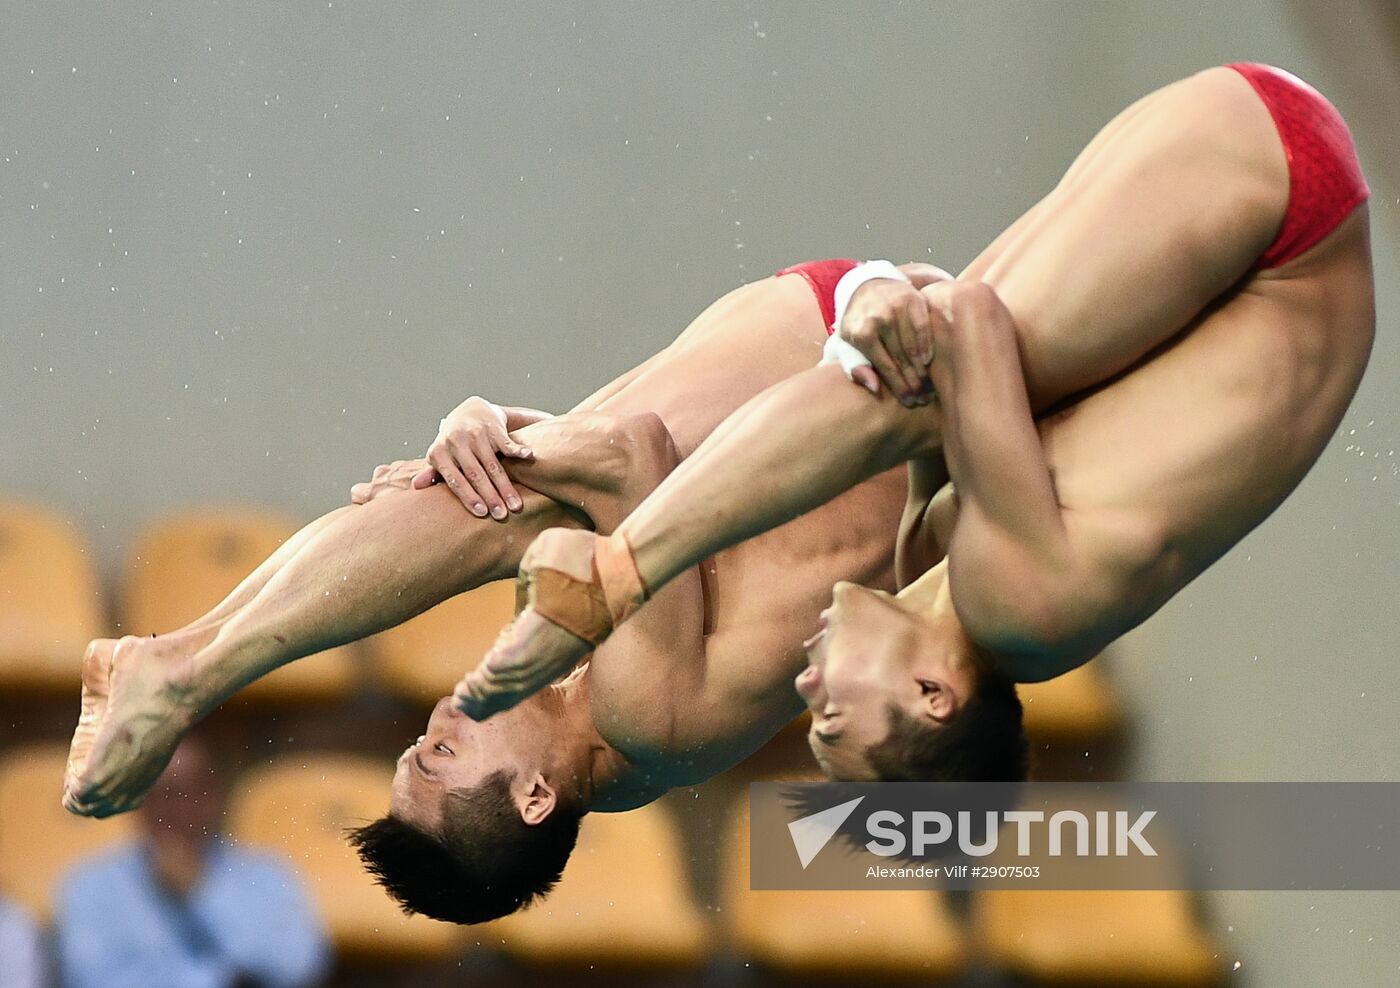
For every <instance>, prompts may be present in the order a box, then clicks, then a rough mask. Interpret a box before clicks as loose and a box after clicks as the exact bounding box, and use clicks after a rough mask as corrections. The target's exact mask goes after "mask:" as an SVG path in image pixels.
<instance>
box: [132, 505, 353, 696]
mask: <svg viewBox="0 0 1400 988" xmlns="http://www.w3.org/2000/svg"><path fill="white" fill-rule="evenodd" d="M295 531H296V525H295V524H294V523H292V522H291V521H288V520H286V519H284V518H281V517H279V516H275V515H268V514H265V513H262V512H257V511H250V510H247V509H241V508H229V509H212V508H211V509H207V510H202V511H199V512H194V513H189V514H183V515H177V516H173V517H170V518H166V519H164V520H162V521H160V522H157V523H156V524H154V525H152V526H151V527H150V528H148V529H147V530H146V531H145V532H144V533H142V535H141V536H140V538H138V539H137V540H136V543H135V546H134V547H133V549H132V553H131V558H130V562H129V563H128V565H127V569H126V575H125V582H124V585H123V588H122V594H121V604H122V615H121V625H122V628H123V630H124V631H126V632H127V633H128V634H138V635H139V634H150V633H153V632H164V631H173V630H175V629H176V628H179V627H182V626H184V625H186V624H188V623H189V622H191V621H193V620H194V619H195V618H197V617H199V616H200V615H202V614H204V613H205V612H206V611H208V610H209V609H210V608H212V607H213V606H214V605H215V604H217V603H218V602H219V601H220V600H222V599H223V598H224V597H225V596H227V594H228V592H229V591H230V590H232V589H233V588H234V587H236V586H237V585H238V584H239V583H240V582H242V580H243V578H244V577H246V576H247V575H248V574H249V573H251V572H252V571H253V570H254V569H256V568H257V567H258V565H259V564H261V563H262V561H263V560H264V559H266V558H267V557H268V556H270V555H271V554H272V553H273V551H274V550H276V549H277V547H278V546H279V545H281V544H282V542H284V541H285V540H286V539H287V538H288V537H290V536H291V535H292V534H293V533H294V532H295ZM355 672H356V670H355V666H354V662H353V659H352V657H351V655H350V653H349V651H348V650H347V649H345V648H332V649H328V650H326V651H324V652H321V653H320V654H319V655H313V656H308V657H306V658H304V659H298V660H297V661H296V662H293V663H291V664H290V665H286V666H283V667H282V668H281V669H278V670H277V671H276V672H274V673H272V674H271V675H269V676H264V677H263V678H262V679H260V680H258V681H257V682H255V683H253V684H252V685H250V686H248V687H245V688H244V689H243V690H242V691H241V692H240V693H239V696H240V697H244V698H246V699H250V700H257V701H271V702H275V703H282V702H295V701H303V700H312V701H316V700H334V699H338V698H341V697H343V696H345V695H346V694H347V693H349V692H350V689H351V688H352V686H353V684H354V683H355V680H356V675H355Z"/></svg>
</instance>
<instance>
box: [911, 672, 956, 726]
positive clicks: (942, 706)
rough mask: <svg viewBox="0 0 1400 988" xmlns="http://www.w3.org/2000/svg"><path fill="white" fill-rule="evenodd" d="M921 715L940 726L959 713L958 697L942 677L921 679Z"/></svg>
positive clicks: (919, 680)
mask: <svg viewBox="0 0 1400 988" xmlns="http://www.w3.org/2000/svg"><path fill="white" fill-rule="evenodd" d="M918 684H919V713H920V714H921V715H922V716H924V717H927V718H929V719H930V720H933V721H936V722H938V723H939V724H942V723H945V722H947V721H948V720H951V719H952V717H953V715H954V714H956V713H957V712H958V708H959V706H960V705H959V703H958V697H957V695H956V694H955V693H954V692H953V690H952V688H951V687H950V686H949V685H948V681H947V680H946V679H942V678H940V677H937V676H934V677H923V676H921V677H919V679H918Z"/></svg>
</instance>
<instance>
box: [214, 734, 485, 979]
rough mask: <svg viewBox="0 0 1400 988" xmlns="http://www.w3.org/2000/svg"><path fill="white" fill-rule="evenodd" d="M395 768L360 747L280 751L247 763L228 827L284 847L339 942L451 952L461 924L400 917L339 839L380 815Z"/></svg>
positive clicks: (441, 955)
mask: <svg viewBox="0 0 1400 988" xmlns="http://www.w3.org/2000/svg"><path fill="white" fill-rule="evenodd" d="M393 774H394V772H393V766H392V765H391V764H390V763H388V762H385V761H382V760H379V759H371V758H366V757H363V756H359V755H339V754H327V753H312V754H307V755H287V756H284V757H282V758H280V759H278V760H277V761H276V762H274V763H273V764H272V765H269V766H267V767H265V768H262V769H259V770H255V771H252V772H249V773H248V774H247V775H246V776H245V777H244V778H243V780H242V781H241V782H240V784H239V785H238V786H237V790H238V791H237V792H236V793H235V794H234V795H233V797H232V799H231V800H230V806H229V832H230V833H231V834H232V835H233V836H234V837H235V838H237V839H238V840H239V841H242V842H244V843H247V844H250V845H257V846H260V847H264V848H268V849H271V850H274V851H278V852H281V853H282V854H284V855H286V857H287V858H288V859H289V860H290V861H291V863H292V864H293V866H294V867H295V868H296V869H297V871H298V873H299V874H300V875H301V877H302V880H303V881H304V882H305V883H306V886H307V888H308V889H309V890H310V891H311V895H312V897H313V898H314V899H315V901H316V904H317V906H318V908H319V911H320V915H321V918H322V919H323V920H324V921H325V923H326V928H327V930H328V931H329V932H330V936H331V939H332V940H333V941H334V942H335V945H336V947H337V949H338V950H341V951H344V952H347V953H350V954H354V955H358V956H362V957H368V956H380V957H394V958H405V959H409V958H418V959H424V960H441V959H446V958H449V957H453V956H455V955H457V954H458V953H460V951H461V950H462V949H463V948H464V946H465V944H466V943H467V940H468V937H469V933H468V931H467V930H466V929H465V928H463V927H457V926H453V925H452V924H450V923H440V922H438V921H436V920H432V919H428V918H426V917H424V916H412V917H409V916H405V915H404V914H403V913H402V912H401V911H400V910H399V908H398V906H397V905H396V904H395V903H394V902H393V900H391V899H390V898H389V896H388V895H386V894H385V892H384V890H383V889H381V888H379V886H377V885H376V884H374V880H373V879H371V878H370V876H369V875H368V874H367V873H366V872H365V870H364V868H363V867H362V866H361V864H360V859H359V858H358V857H357V856H356V854H355V851H354V849H353V848H351V847H350V845H349V844H348V843H346V840H345V832H346V831H347V830H348V829H350V828H352V827H356V826H359V825H361V824H365V823H369V822H370V821H371V820H375V819H377V818H378V817H380V816H382V815H383V813H384V812H385V810H386V809H387V807H388V802H389V782H390V780H391V779H392V778H393ZM478 935H479V934H478Z"/></svg>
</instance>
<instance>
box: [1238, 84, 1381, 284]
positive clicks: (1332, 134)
mask: <svg viewBox="0 0 1400 988" xmlns="http://www.w3.org/2000/svg"><path fill="white" fill-rule="evenodd" d="M1226 68H1230V69H1234V70H1235V71H1236V72H1238V73H1239V74H1240V75H1242V76H1244V77H1245V79H1246V80H1247V81H1248V82H1249V84H1250V85H1251V86H1253V87H1254V91H1255V92H1256V93H1258V94H1259V98H1260V99H1261V100H1263V102H1264V105H1265V106H1266V107H1268V110H1269V114H1270V115H1271V116H1272V117H1273V118H1274V125H1275V126H1276V127H1277V128H1278V136H1279V138H1280V139H1281V140H1282V141H1283V152H1284V154H1285V155H1286V156H1287V158H1288V209H1287V211H1285V212H1284V214H1283V224H1282V225H1281V226H1280V227H1279V231H1278V236H1277V237H1275V238H1274V242H1273V244H1272V246H1270V247H1269V249H1268V250H1267V251H1265V253H1264V256H1263V257H1261V258H1259V263H1258V267H1259V268H1261V269H1263V268H1276V267H1279V266H1280V265H1282V264H1287V263H1288V262H1289V261H1291V260H1293V259H1294V258H1295V257H1297V256H1298V255H1299V254H1301V253H1303V252H1304V251H1306V250H1307V249H1308V248H1309V247H1312V246H1313V245H1314V244H1316V243H1317V242H1318V241H1320V240H1321V239H1322V238H1323V237H1325V236H1327V235H1328V234H1329V233H1331V232H1332V231H1333V230H1335V229H1336V228H1337V226H1338V224H1340V223H1341V222H1342V220H1344V219H1346V218H1347V216H1349V215H1350V214H1351V211H1352V210H1354V209H1355V208H1356V207H1357V206H1359V205H1361V204H1362V203H1363V202H1365V201H1366V199H1367V197H1368V196H1370V194H1371V190H1370V189H1368V188H1367V187H1366V179H1365V177H1364V176H1363V175H1362V174H1361V164H1360V162H1358V161H1357V160H1356V147H1355V146H1354V145H1353V144H1352V141H1351V132H1350V131H1349V130H1347V125H1346V122H1345V121H1344V120H1342V115H1341V114H1340V113H1338V112H1337V108H1336V107H1334V106H1333V105H1332V104H1331V103H1329V102H1327V99H1326V97H1324V96H1323V95H1322V94H1321V93H1319V92H1318V91H1317V90H1316V89H1314V88H1313V87H1312V86H1309V85H1308V84H1307V83H1306V82H1304V81H1303V80H1301V79H1299V78H1297V77H1296V76H1293V75H1290V74H1289V73H1287V72H1285V71H1283V70H1282V69H1276V68H1274V67H1273V66H1271V65H1258V64H1255V63H1252V62H1239V63H1231V64H1230V65H1227V66H1226Z"/></svg>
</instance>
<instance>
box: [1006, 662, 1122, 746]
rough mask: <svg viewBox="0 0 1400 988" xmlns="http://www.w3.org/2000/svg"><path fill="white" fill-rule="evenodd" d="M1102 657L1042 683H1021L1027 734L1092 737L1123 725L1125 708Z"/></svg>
mask: <svg viewBox="0 0 1400 988" xmlns="http://www.w3.org/2000/svg"><path fill="white" fill-rule="evenodd" d="M1099 661H1101V660H1095V661H1093V662H1087V663H1085V664H1084V665H1082V666H1080V667H1079V668H1078V669H1074V670H1072V671H1070V672H1067V673H1065V674H1064V675H1063V676H1057V677H1056V678H1055V679H1050V680H1047V681H1045V682H1043V683H1021V684H1019V685H1017V687H1016V692H1017V693H1019V694H1020V696H1021V704H1022V706H1023V707H1024V709H1025V725H1026V734H1027V735H1028V736H1029V737H1030V738H1032V739H1034V740H1039V741H1092V740H1095V739H1098V738H1102V737H1105V736H1107V735H1110V734H1112V733H1114V732H1115V731H1117V730H1118V728H1119V727H1120V726H1121V725H1122V719H1123V714H1122V708H1121V706H1120V704H1119V702H1118V696H1117V694H1116V693H1114V691H1113V686H1112V684H1111V683H1109V681H1108V679H1107V678H1106V677H1105V676H1104V674H1103V671H1102V669H1101V668H1100V666H1099Z"/></svg>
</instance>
